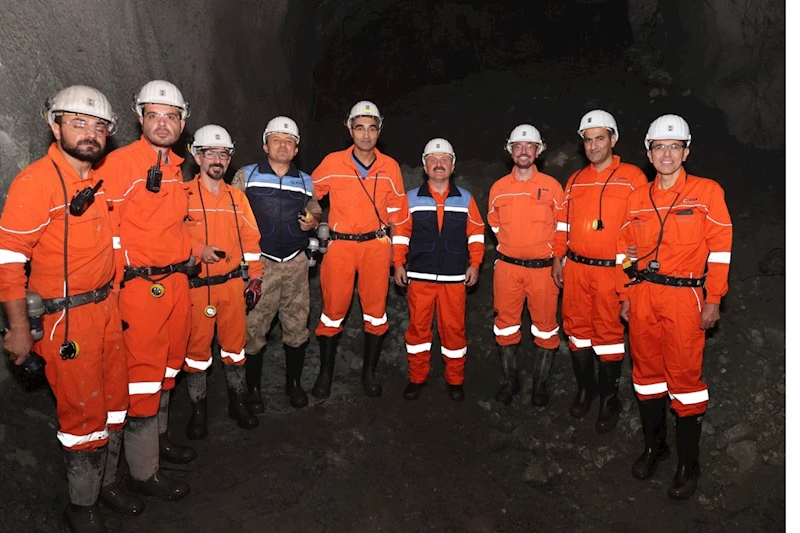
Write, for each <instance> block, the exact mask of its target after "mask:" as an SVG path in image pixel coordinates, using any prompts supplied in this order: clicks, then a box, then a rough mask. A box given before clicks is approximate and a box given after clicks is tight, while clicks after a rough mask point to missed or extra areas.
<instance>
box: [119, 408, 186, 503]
mask: <svg viewBox="0 0 800 533" xmlns="http://www.w3.org/2000/svg"><path fill="white" fill-rule="evenodd" d="M158 437H159V436H158V420H157V419H156V417H155V416H150V417H141V418H140V417H128V424H127V425H126V426H125V458H126V459H127V460H128V466H129V467H130V470H131V490H132V491H133V492H136V493H139V494H145V495H147V496H155V497H156V498H160V499H162V500H178V499H180V498H183V497H184V496H186V495H187V494H189V484H188V483H186V482H184V481H177V480H174V479H170V478H168V477H167V476H165V475H164V474H162V473H161V471H160V470H159V469H158V454H159V442H158Z"/></svg>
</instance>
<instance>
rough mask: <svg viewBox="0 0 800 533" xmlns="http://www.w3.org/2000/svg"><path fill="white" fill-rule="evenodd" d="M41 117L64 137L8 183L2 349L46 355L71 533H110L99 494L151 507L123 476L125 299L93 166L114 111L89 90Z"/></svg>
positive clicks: (1, 268)
mask: <svg viewBox="0 0 800 533" xmlns="http://www.w3.org/2000/svg"><path fill="white" fill-rule="evenodd" d="M43 114H44V116H45V118H46V119H47V122H48V124H49V126H50V130H51V131H52V133H53V136H54V137H55V142H53V143H52V144H51V145H50V148H49V149H48V151H47V155H46V156H45V157H43V158H41V159H39V160H38V161H35V162H34V163H32V164H31V165H29V166H28V167H27V168H25V169H23V170H22V171H21V172H20V173H19V175H18V176H17V177H16V178H15V179H14V181H13V182H12V183H11V187H10V188H9V191H8V198H7V199H6V203H5V206H4V208H3V213H2V216H0V301H2V302H3V308H4V310H5V314H6V316H7V317H8V324H9V329H8V333H7V334H6V336H5V338H4V339H3V348H4V349H5V351H6V353H8V356H9V358H10V359H11V361H12V362H13V363H14V364H16V365H21V364H23V363H24V362H25V360H26V358H28V356H29V354H30V353H31V351H33V352H35V353H36V354H39V355H41V356H42V357H43V358H44V360H45V361H46V365H45V372H46V376H47V381H48V383H49V384H50V388H51V389H52V391H53V394H54V395H55V397H56V408H57V414H58V425H59V429H58V433H57V437H58V440H59V442H60V444H61V451H62V453H63V456H64V463H65V466H66V470H67V482H68V486H69V500H70V503H69V504H68V506H67V508H66V510H65V514H64V519H65V521H66V522H67V524H68V525H69V526H70V527H71V528H72V531H76V532H78V533H83V532H101V531H106V530H105V528H104V527H103V523H102V520H101V517H100V513H99V511H98V510H97V501H98V498H99V500H100V501H102V502H103V503H104V504H105V505H107V506H108V507H111V508H112V509H115V510H117V511H121V512H126V513H130V514H137V513H140V512H141V511H142V510H143V508H144V507H143V504H142V502H141V500H139V499H138V498H135V497H133V496H130V495H127V494H125V493H124V492H122V491H121V490H120V489H119V487H118V485H117V483H116V471H117V463H118V460H119V452H120V446H121V445H122V429H123V426H124V425H125V415H126V411H127V409H128V368H127V365H126V364H125V353H124V350H123V345H122V323H121V322H120V314H119V308H118V305H117V295H116V294H114V293H113V292H112V291H111V290H110V289H111V281H112V279H113V277H114V252H113V249H112V244H111V242H112V240H111V238H112V231H111V222H110V220H109V215H108V206H107V204H106V202H105V191H104V187H103V185H104V184H101V183H100V179H99V178H98V175H97V173H96V172H95V171H94V170H93V169H92V165H93V164H94V163H96V162H97V161H99V160H100V158H102V157H103V153H104V151H105V148H106V141H107V138H108V136H110V135H112V134H113V133H114V129H115V128H116V122H117V117H116V116H115V115H114V113H113V112H112V110H111V105H110V104H109V102H108V100H107V99H106V97H105V96H104V95H103V94H102V93H101V92H100V91H98V90H97V89H94V88H92V87H87V86H84V85H74V86H72V87H67V88H66V89H64V90H62V91H60V92H59V93H58V94H56V95H55V97H53V99H52V100H50V101H49V103H48V104H47V105H46V108H45V109H44V113H43ZM81 191H86V192H84V195H83V196H80V197H79V196H78V193H79V192H81ZM92 191H93V194H91V192H92ZM87 192H88V194H89V196H88V198H87V196H86V195H87ZM81 198H87V199H86V201H83V202H82V201H81ZM67 226H68V227H67ZM28 261H30V277H29V278H28V279H27V280H26V279H25V263H26V262H28ZM26 281H27V283H28V287H27V288H28V290H29V291H33V292H36V293H38V294H39V295H41V297H42V298H43V299H44V307H45V313H46V314H45V315H44V319H43V326H44V327H43V329H44V331H45V335H44V338H42V339H41V340H39V341H38V342H36V343H34V340H33V337H32V335H31V325H30V324H29V323H28V310H27V302H26V291H25V286H26ZM19 528H20V530H30V528H31V526H30V525H29V526H28V527H26V526H23V525H19Z"/></svg>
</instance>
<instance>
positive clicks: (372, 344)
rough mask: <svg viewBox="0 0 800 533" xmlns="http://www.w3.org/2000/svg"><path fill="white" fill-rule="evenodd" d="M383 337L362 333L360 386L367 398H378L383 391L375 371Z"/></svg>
mask: <svg viewBox="0 0 800 533" xmlns="http://www.w3.org/2000/svg"><path fill="white" fill-rule="evenodd" d="M383 337H384V336H383V335H373V334H372V333H364V364H363V365H362V367H361V386H362V387H363V388H364V394H366V395H367V396H380V395H381V392H383V390H382V389H381V382H380V380H379V379H378V376H377V374H376V373H375V371H376V370H377V368H378V360H379V359H380V358H381V348H382V347H383Z"/></svg>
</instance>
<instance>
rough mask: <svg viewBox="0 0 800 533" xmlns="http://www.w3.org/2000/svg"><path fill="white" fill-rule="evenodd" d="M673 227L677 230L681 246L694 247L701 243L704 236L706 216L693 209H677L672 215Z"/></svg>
mask: <svg viewBox="0 0 800 533" xmlns="http://www.w3.org/2000/svg"><path fill="white" fill-rule="evenodd" d="M670 218H671V219H672V227H673V228H675V232H676V234H677V238H678V242H677V243H676V244H679V245H686V244H688V245H694V244H697V243H698V242H700V239H701V238H702V236H703V225H704V224H705V214H704V213H703V212H702V211H700V210H699V209H697V208H696V207H693V208H681V209H679V208H675V209H673V210H672V213H671V214H670Z"/></svg>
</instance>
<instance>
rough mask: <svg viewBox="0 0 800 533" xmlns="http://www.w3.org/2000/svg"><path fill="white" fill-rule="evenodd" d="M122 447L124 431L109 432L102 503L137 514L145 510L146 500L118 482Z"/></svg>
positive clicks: (111, 507)
mask: <svg viewBox="0 0 800 533" xmlns="http://www.w3.org/2000/svg"><path fill="white" fill-rule="evenodd" d="M121 448H122V431H109V432H108V454H107V455H106V468H105V471H104V472H103V488H102V489H100V503H102V504H103V505H104V506H105V507H108V508H109V509H111V510H112V511H116V512H118V513H122V514H126V515H130V516H135V515H139V514H142V512H143V511H144V502H143V501H142V500H141V499H140V498H137V497H136V496H133V495H131V494H128V493H127V492H125V491H123V490H122V488H121V487H120V486H119V484H118V483H117V467H118V466H119V455H120V451H121Z"/></svg>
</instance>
